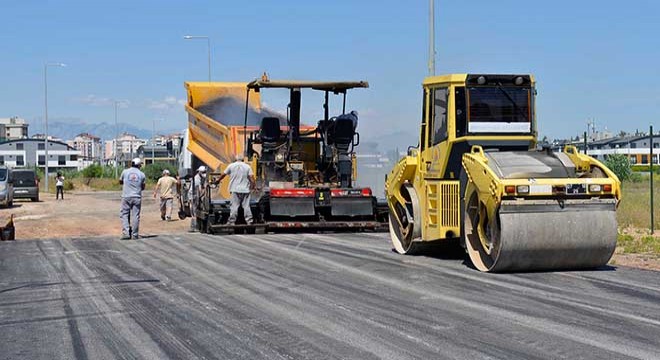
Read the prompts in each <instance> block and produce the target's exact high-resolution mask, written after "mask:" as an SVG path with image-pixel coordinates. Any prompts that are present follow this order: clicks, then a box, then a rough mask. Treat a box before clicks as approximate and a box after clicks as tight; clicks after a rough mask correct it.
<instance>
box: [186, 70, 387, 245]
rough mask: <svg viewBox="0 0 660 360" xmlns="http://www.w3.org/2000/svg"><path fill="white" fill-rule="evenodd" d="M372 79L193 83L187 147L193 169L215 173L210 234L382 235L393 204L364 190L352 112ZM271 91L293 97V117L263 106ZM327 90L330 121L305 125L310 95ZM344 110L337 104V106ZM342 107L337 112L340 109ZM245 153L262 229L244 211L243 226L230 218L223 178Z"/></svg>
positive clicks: (207, 206) (208, 199)
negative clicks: (349, 101) (359, 183)
mask: <svg viewBox="0 0 660 360" xmlns="http://www.w3.org/2000/svg"><path fill="white" fill-rule="evenodd" d="M368 86H369V84H368V83H367V82H366V81H334V82H322V81H291V80H270V79H268V78H267V76H264V77H262V78H261V79H259V80H255V81H252V82H249V83H222V82H216V83H209V82H186V83H185V87H186V89H187V93H188V101H187V104H186V106H185V109H186V111H187V112H188V120H189V121H188V129H187V132H186V133H187V139H185V142H186V144H187V149H188V151H190V153H191V154H192V155H193V160H192V162H191V163H190V165H189V166H190V168H191V169H195V168H196V167H197V166H199V165H202V164H203V165H206V166H207V167H208V168H209V169H210V174H209V184H210V186H208V187H207V193H206V194H205V199H204V201H202V204H201V205H200V208H199V209H198V211H197V214H198V221H197V223H198V226H199V227H200V230H201V231H203V232H215V233H219V232H233V233H235V232H242V231H256V230H258V229H263V230H264V231H276V230H288V231H291V230H308V231H309V230H312V231H317V230H340V229H352V230H376V229H380V228H383V227H386V225H385V224H386V223H387V204H386V203H385V202H384V201H381V202H379V201H378V200H377V198H376V196H374V194H372V191H371V189H370V188H369V187H356V186H355V180H356V158H355V148H356V147H357V146H358V145H359V133H358V132H357V120H358V119H357V112H355V111H353V112H347V111H346V93H347V91H348V90H350V89H355V88H367V87H368ZM264 89H280V90H283V91H285V92H287V93H288V97H289V102H288V104H287V105H286V109H287V110H286V114H281V113H277V112H275V111H272V110H268V109H266V108H264V107H262V106H261V96H260V95H261V92H262V91H264ZM304 89H307V90H313V91H320V92H322V94H323V98H324V101H323V104H322V105H321V109H322V113H323V118H322V119H320V120H318V121H316V124H314V125H306V124H304V123H303V122H302V121H301V98H302V95H301V94H302V92H303V91H302V90H304ZM331 96H332V97H333V98H335V97H340V100H341V113H339V114H336V115H335V116H331V114H330V108H331V106H330V97H331ZM335 105H336V104H335ZM335 108H337V106H335ZM236 154H244V155H245V157H246V161H247V162H248V163H249V164H250V166H251V167H252V169H253V171H254V174H255V177H256V190H255V191H253V193H252V196H251V206H250V208H251V211H252V214H253V218H254V223H253V224H251V225H248V224H245V221H244V219H243V218H242V211H241V212H239V219H238V221H237V223H236V224H235V225H232V226H229V225H227V224H226V223H227V219H228V217H229V205H230V204H229V200H228V199H229V192H228V188H227V185H228V181H225V182H222V183H220V184H219V185H217V186H216V185H214V184H215V183H216V181H215V180H216V179H217V177H218V176H219V175H220V174H221V173H222V171H223V170H224V169H225V168H226V166H227V165H229V164H230V163H231V162H232V161H234V158H235V155H236Z"/></svg>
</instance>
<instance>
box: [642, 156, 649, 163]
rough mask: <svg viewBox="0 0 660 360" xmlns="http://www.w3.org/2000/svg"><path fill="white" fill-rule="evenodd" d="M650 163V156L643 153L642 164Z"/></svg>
mask: <svg viewBox="0 0 660 360" xmlns="http://www.w3.org/2000/svg"><path fill="white" fill-rule="evenodd" d="M648 163H649V156H648V155H642V164H648Z"/></svg>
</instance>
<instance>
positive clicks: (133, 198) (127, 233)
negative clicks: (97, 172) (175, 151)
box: [119, 158, 147, 240]
mask: <svg viewBox="0 0 660 360" xmlns="http://www.w3.org/2000/svg"><path fill="white" fill-rule="evenodd" d="M141 166H142V160H141V159H140V158H135V159H133V160H132V161H131V167H130V168H128V169H126V170H124V171H122V172H121V176H119V183H120V184H121V185H122V194H121V209H120V210H119V217H120V219H121V239H122V240H130V239H138V238H140V231H139V230H140V210H141V209H142V190H144V186H145V181H146V179H147V178H146V176H144V173H143V172H142V171H140V167H141Z"/></svg>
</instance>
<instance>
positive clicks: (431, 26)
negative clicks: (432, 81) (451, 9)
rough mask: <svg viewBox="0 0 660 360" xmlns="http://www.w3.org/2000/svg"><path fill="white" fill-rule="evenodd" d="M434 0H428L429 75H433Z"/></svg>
mask: <svg viewBox="0 0 660 360" xmlns="http://www.w3.org/2000/svg"><path fill="white" fill-rule="evenodd" d="M434 3H435V0H429V64H428V65H429V76H434V75H435V6H434V5H435V4H434Z"/></svg>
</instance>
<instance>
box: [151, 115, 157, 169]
mask: <svg viewBox="0 0 660 360" xmlns="http://www.w3.org/2000/svg"><path fill="white" fill-rule="evenodd" d="M153 125H154V127H153V131H152V133H151V165H153V164H154V163H155V162H156V157H155V156H154V148H155V147H156V119H153Z"/></svg>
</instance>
